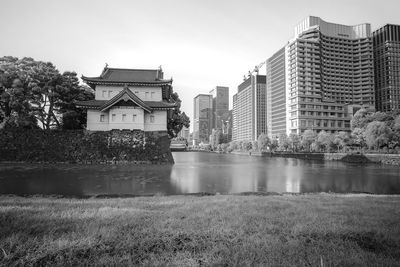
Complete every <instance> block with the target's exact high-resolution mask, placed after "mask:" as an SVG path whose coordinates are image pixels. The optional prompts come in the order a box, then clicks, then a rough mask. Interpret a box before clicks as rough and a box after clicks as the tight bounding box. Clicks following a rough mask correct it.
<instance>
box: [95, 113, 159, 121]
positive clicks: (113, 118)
mask: <svg viewBox="0 0 400 267" xmlns="http://www.w3.org/2000/svg"><path fill="white" fill-rule="evenodd" d="M136 117H137V116H136V114H133V115H132V116H131V121H132V122H135V121H136ZM105 121H106V116H105V115H100V122H105ZM111 121H112V122H115V121H117V114H111ZM121 121H122V122H127V114H121ZM154 121H155V118H154V116H153V115H150V117H149V122H150V123H153V122H154Z"/></svg>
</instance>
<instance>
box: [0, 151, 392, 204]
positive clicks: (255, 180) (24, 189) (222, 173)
mask: <svg viewBox="0 0 400 267" xmlns="http://www.w3.org/2000/svg"><path fill="white" fill-rule="evenodd" d="M174 158H175V162H176V164H175V165H173V166H162V165H151V166H139V165H123V166H115V165H112V166H110V165H93V166H90V165H89V166H88V165H68V164H61V165H51V164H49V165H39V164H0V193H1V194H45V195H48V194H61V195H69V196H83V195H100V194H112V195H125V194H129V195H132V194H133V195H154V194H163V195H172V194H184V193H198V192H209V193H217V192H219V193H239V192H252V191H257V192H293V193H306V192H338V193H345V192H370V193H376V194H399V193H400V168H398V167H395V166H381V165H375V164H371V165H356V164H345V163H342V162H320V161H303V160H298V159H287V158H258V157H248V156H240V155H223V154H211V153H201V152H181V153H179V152H177V153H174Z"/></svg>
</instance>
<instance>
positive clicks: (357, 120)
mask: <svg viewBox="0 0 400 267" xmlns="http://www.w3.org/2000/svg"><path fill="white" fill-rule="evenodd" d="M369 115H370V113H369V112H368V111H367V110H366V109H364V108H362V109H360V110H358V111H357V112H356V114H354V116H353V118H352V119H351V121H350V124H351V129H355V128H360V129H363V128H365V127H366V126H367V124H368V123H370V122H371V120H370V118H369Z"/></svg>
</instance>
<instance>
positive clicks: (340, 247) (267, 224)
mask: <svg viewBox="0 0 400 267" xmlns="http://www.w3.org/2000/svg"><path fill="white" fill-rule="evenodd" d="M0 265H3V266H13V265H40V266H43V265H48V266H54V265H69V266H72V265H74V266H75V265H150V266H157V265H163V266H165V265H172V266H208V265H222V266H250V265H251V266H254V265H256V266H257V265H264V266H265V265H267V266H321V265H323V266H400V196H369V195H329V194H315V195H314V194H311V195H283V196H237V195H220V196H204V197H196V196H169V197H162V196H160V197H139V198H126V199H56V198H39V197H38V198H35V197H32V198H22V197H8V196H2V197H0Z"/></svg>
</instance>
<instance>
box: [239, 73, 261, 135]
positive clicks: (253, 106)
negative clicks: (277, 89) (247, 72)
mask: <svg viewBox="0 0 400 267" xmlns="http://www.w3.org/2000/svg"><path fill="white" fill-rule="evenodd" d="M265 82H266V77H265V75H251V76H250V77H248V78H247V79H246V80H245V81H244V82H243V83H241V84H240V85H239V86H238V92H237V93H236V94H235V95H234V96H233V129H232V131H233V133H232V134H233V135H232V140H234V141H253V140H257V138H258V136H259V135H260V134H261V133H266V132H267V118H266V113H267V112H266V88H265Z"/></svg>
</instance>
